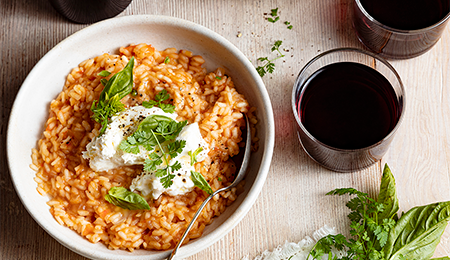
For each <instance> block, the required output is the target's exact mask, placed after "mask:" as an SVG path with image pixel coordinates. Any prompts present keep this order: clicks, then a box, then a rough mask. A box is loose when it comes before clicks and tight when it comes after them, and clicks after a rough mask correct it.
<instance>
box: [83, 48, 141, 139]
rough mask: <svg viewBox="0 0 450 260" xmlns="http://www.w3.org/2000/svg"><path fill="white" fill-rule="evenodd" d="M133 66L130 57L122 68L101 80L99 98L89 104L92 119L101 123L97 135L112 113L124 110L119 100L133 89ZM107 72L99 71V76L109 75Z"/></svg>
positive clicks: (101, 132) (104, 127)
mask: <svg viewBox="0 0 450 260" xmlns="http://www.w3.org/2000/svg"><path fill="white" fill-rule="evenodd" d="M133 67H134V57H132V58H131V59H130V61H129V62H128V64H127V65H126V66H125V68H123V70H121V71H119V72H117V73H116V74H114V75H113V76H112V77H111V78H110V79H109V80H106V79H102V80H101V82H102V84H103V85H104V86H105V87H104V88H103V90H102V92H101V93H100V97H99V99H98V100H97V101H94V102H93V103H92V106H91V111H92V112H93V113H94V114H93V115H92V119H94V120H95V121H96V122H98V123H100V124H101V125H102V128H101V129H100V134H99V135H102V134H103V133H104V132H105V130H106V127H107V125H108V122H109V120H110V119H111V117H112V116H113V115H114V114H116V113H118V112H120V111H123V110H125V106H124V104H122V102H120V100H121V99H122V98H123V97H125V96H126V95H128V94H129V93H130V92H131V91H132V89H133ZM109 74H110V73H109V72H107V71H102V72H100V73H99V75H100V76H109Z"/></svg>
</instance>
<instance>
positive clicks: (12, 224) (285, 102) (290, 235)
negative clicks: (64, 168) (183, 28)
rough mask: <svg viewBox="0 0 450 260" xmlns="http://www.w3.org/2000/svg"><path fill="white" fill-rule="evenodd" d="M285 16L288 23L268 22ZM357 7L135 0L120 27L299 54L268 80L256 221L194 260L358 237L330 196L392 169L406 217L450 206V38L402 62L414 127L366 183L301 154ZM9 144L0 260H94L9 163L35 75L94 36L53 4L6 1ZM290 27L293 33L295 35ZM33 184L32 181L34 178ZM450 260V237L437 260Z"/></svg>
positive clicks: (349, 41) (2, 10)
mask: <svg viewBox="0 0 450 260" xmlns="http://www.w3.org/2000/svg"><path fill="white" fill-rule="evenodd" d="M277 7H278V14H279V17H280V21H278V22H276V23H269V22H268V21H267V20H266V17H267V13H270V10H271V9H274V8H277ZM350 7H351V0H339V1H335V0H278V1H276V0H264V1H263V0H242V1H241V0H167V1H155V0H147V1H145V0H134V1H133V2H132V3H131V5H130V6H129V7H128V8H127V9H126V10H125V11H124V12H122V13H121V14H119V16H124V15H133V14H158V15H168V16H174V17H179V18H183V19H186V20H189V21H193V22H195V23H198V24H201V25H203V26H205V27H207V28H210V29H212V30H213V31H215V32H217V33H219V34H221V35H223V36H224V37H225V38H227V39H228V40H229V41H231V42H232V43H233V44H234V45H236V46H237V47H238V48H239V49H240V50H241V51H242V52H243V53H244V54H245V55H246V56H247V57H248V58H249V59H250V60H251V61H252V62H253V63H256V60H257V58H259V57H265V56H269V55H274V53H271V52H270V47H271V46H272V44H273V43H274V42H275V41H277V40H282V41H283V45H282V46H283V47H284V48H285V49H286V51H288V52H287V55H286V57H285V58H283V59H279V60H277V61H276V62H275V63H276V69H275V71H274V73H273V74H269V75H266V76H265V77H264V78H263V80H264V83H265V85H266V88H267V90H268V93H269V95H270V98H271V101H272V106H273V109H274V114H275V124H276V125H275V128H276V139H275V150H274V156H273V160H272V165H271V168H270V171H269V174H268V178H267V181H266V183H265V186H264V188H263V190H262V192H261V194H260V196H259V198H258V199H257V201H256V203H255V204H254V206H253V207H252V209H251V210H250V211H249V213H248V214H247V216H246V217H245V218H244V219H243V220H242V221H241V222H240V223H239V224H238V225H237V226H236V227H235V228H234V229H233V230H232V231H231V232H230V233H229V234H228V235H226V236H225V237H224V238H222V239H221V240H219V241H218V242H216V243H215V244H214V245H212V246H210V247H209V248H207V249H206V250H204V251H202V252H200V253H198V254H195V255H193V256H191V257H189V258H188V259H192V260H194V259H237V260H239V259H241V258H242V257H244V256H247V255H248V256H250V258H253V257H255V256H256V255H258V254H260V253H261V252H262V251H264V250H266V249H268V250H273V249H274V248H275V247H277V246H278V245H279V244H284V242H285V241H291V242H298V241H299V240H301V239H302V238H304V237H305V236H307V235H312V233H313V232H314V231H315V230H317V229H319V228H320V227H322V226H323V225H325V224H326V225H328V226H333V227H336V228H337V230H338V231H340V232H343V233H344V234H345V233H348V224H349V222H348V220H347V217H346V215H347V214H348V210H347V209H346V208H345V206H344V204H345V202H346V201H347V199H348V198H347V197H334V196H325V193H326V192H327V191H330V190H332V189H334V188H338V187H354V188H357V189H359V190H361V191H364V192H368V193H369V194H372V195H374V194H377V192H378V190H379V184H380V177H381V169H382V166H383V165H384V163H385V162H386V163H388V164H389V166H390V167H391V170H392V171H393V173H394V176H395V178H396V182H397V189H398V196H399V201H400V210H403V211H406V210H408V209H410V208H411V207H413V206H418V205H424V204H428V203H432V202H437V201H445V200H450V147H449V145H450V27H447V28H446V30H445V31H444V34H443V36H442V38H441V40H440V41H439V42H438V43H437V45H436V46H435V47H434V48H433V49H432V50H431V51H429V52H427V53H425V54H424V55H422V56H420V57H418V58H414V59H409V60H401V61H392V62H391V63H392V65H393V66H394V67H395V68H396V69H397V71H398V72H399V74H400V76H401V77H402V79H403V82H404V84H405V86H406V100H407V107H406V117H405V120H404V121H403V124H402V125H401V127H400V129H399V131H398V132H397V135H396V138H395V140H394V141H393V143H392V146H391V148H390V149H389V151H388V153H387V154H386V156H385V157H384V158H383V161H382V162H380V163H377V164H375V165H373V166H372V167H370V168H368V169H366V170H363V171H360V172H354V173H348V174H338V173H334V172H331V171H328V170H326V169H324V168H322V167H320V166H318V165H317V164H315V163H314V162H313V161H312V160H311V159H309V158H308V157H307V155H306V154H305V152H303V150H302V149H301V147H300V145H299V143H298V140H297V136H296V132H295V121H294V118H293V115H292V112H291V107H290V97H291V88H292V85H293V83H294V80H295V78H296V75H297V74H298V72H299V71H300V69H301V68H302V67H303V66H304V65H305V64H306V62H307V61H308V60H310V59H311V58H313V57H314V56H315V55H317V54H319V53H321V52H323V51H326V50H329V49H332V48H336V47H344V46H350V47H359V48H363V46H362V45H361V44H360V43H359V42H358V40H357V38H356V36H355V33H354V31H353V29H352V26H351V22H350V16H351V12H350V10H351V8H350ZM0 17H1V18H0V27H1V29H0V32H1V34H0V46H1V48H2V51H1V72H0V88H1V95H0V99H1V130H0V131H1V132H0V133H1V141H0V146H1V147H2V149H1V150H0V156H1V157H0V165H1V168H0V190H1V196H0V203H1V204H0V259H5V260H6V259H84V258H83V257H81V256H79V255H77V254H75V253H73V252H71V251H70V250H68V249H66V248H65V247H63V246H62V245H60V244H59V243H58V242H57V241H56V240H54V239H53V238H52V237H51V236H50V235H48V234H47V233H46V232H45V231H44V230H43V229H42V228H40V227H39V225H38V224H37V223H36V222H35V221H34V220H33V219H32V218H31V216H30V215H29V214H28V212H27V211H26V209H25V208H24V207H23V206H22V203H21V202H20V200H19V198H18V196H17V194H16V192H15V190H14V187H13V185H12V182H11V178H10V176H9V169H8V166H7V162H6V129H7V124H8V119H9V113H10V110H11V107H12V105H13V102H14V98H15V95H16V94H17V91H18V90H19V88H20V86H21V84H22V82H23V81H24V79H25V77H26V76H27V74H28V73H29V72H30V70H31V69H32V68H33V66H34V65H35V64H36V63H37V62H38V61H39V59H40V58H42V56H44V55H45V54H46V53H47V52H48V51H49V50H50V49H51V48H52V47H53V46H55V45H56V44H57V43H58V42H60V41H61V40H63V39H64V38H66V37H67V36H69V35H71V34H73V33H74V32H76V31H78V30H80V29H82V28H84V27H86V26H88V25H81V24H74V23H72V22H69V21H67V20H66V19H64V18H63V17H62V16H60V15H59V14H58V13H57V12H56V11H54V10H53V9H52V7H51V5H50V4H49V2H48V1H46V0H14V1H12V0H11V1H8V0H1V1H0ZM285 21H289V22H290V23H291V24H292V26H293V28H292V30H289V29H287V28H286V27H287V26H286V25H285V24H284V22H285ZM30 178H32V176H30ZM447 255H450V228H447V229H446V232H445V233H444V235H443V236H442V239H441V243H440V244H439V245H438V247H437V250H436V253H435V256H436V257H437V256H447Z"/></svg>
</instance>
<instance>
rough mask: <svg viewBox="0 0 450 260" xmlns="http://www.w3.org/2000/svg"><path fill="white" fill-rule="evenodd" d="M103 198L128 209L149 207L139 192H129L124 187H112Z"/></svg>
mask: <svg viewBox="0 0 450 260" xmlns="http://www.w3.org/2000/svg"><path fill="white" fill-rule="evenodd" d="M105 199H106V200H107V201H108V202H109V203H111V204H113V205H116V206H118V207H121V208H123V209H129V210H139V209H150V206H149V205H148V203H147V201H146V200H145V199H144V198H143V197H141V196H140V195H139V194H136V193H134V192H131V191H129V190H127V189H125V188H124V187H112V188H111V189H109V191H108V194H106V195H105Z"/></svg>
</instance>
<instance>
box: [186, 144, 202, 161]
mask: <svg viewBox="0 0 450 260" xmlns="http://www.w3.org/2000/svg"><path fill="white" fill-rule="evenodd" d="M202 151H203V148H202V147H199V148H197V149H195V151H194V152H192V151H189V152H188V155H189V156H190V157H191V165H194V164H195V163H196V162H197V155H198V154H199V153H201V152H202Z"/></svg>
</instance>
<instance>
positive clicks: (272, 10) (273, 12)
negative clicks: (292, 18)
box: [270, 7, 278, 17]
mask: <svg viewBox="0 0 450 260" xmlns="http://www.w3.org/2000/svg"><path fill="white" fill-rule="evenodd" d="M270 15H271V16H272V17H275V16H277V15H278V7H277V8H275V9H270Z"/></svg>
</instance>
